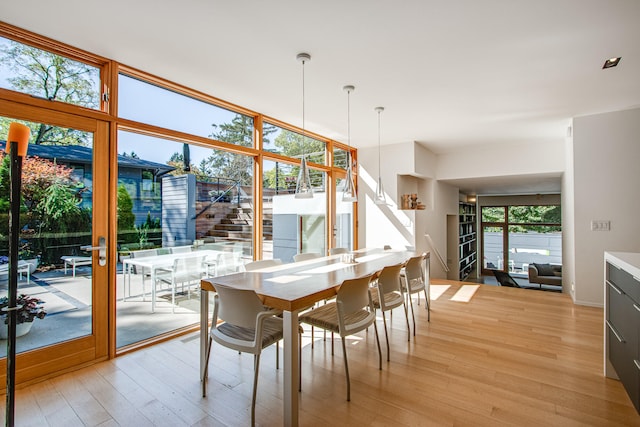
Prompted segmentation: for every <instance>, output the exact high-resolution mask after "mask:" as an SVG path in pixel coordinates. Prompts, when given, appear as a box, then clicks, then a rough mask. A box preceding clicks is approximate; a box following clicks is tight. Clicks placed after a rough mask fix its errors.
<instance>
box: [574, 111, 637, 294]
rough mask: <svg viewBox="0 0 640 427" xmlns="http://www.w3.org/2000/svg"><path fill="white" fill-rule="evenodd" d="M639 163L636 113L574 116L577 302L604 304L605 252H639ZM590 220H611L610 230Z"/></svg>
mask: <svg viewBox="0 0 640 427" xmlns="http://www.w3.org/2000/svg"><path fill="white" fill-rule="evenodd" d="M639 160H640V109H638V108H636V109H632V110H626V111H618V112H612V113H605V114H597V115H592V116H585V117H577V118H574V121H573V188H574V192H573V197H574V212H573V214H574V221H573V230H572V231H573V233H574V235H575V243H574V245H573V248H574V249H573V250H574V251H575V297H574V298H575V301H576V302H577V303H579V304H588V305H602V304H603V269H604V260H603V258H604V252H605V251H629V252H640V221H639V220H638V212H640V188H639V184H640V167H639V166H638V163H639ZM570 184H571V183H570V182H567V186H568V185H570ZM568 196H570V194H569V195H568ZM592 220H609V221H611V231H608V232H607V231H591V221H592Z"/></svg>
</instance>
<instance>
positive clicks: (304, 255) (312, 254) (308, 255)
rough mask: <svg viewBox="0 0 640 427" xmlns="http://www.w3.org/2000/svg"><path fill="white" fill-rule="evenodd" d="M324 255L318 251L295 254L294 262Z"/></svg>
mask: <svg viewBox="0 0 640 427" xmlns="http://www.w3.org/2000/svg"><path fill="white" fill-rule="evenodd" d="M321 256H322V255H321V254H319V253H318V252H304V253H301V254H295V255H294V256H293V262H300V261H307V260H309V259H315V258H320V257H321Z"/></svg>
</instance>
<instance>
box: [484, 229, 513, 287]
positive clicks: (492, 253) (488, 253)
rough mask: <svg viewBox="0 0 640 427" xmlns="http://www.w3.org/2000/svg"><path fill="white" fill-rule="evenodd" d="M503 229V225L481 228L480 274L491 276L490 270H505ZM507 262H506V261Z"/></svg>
mask: <svg viewBox="0 0 640 427" xmlns="http://www.w3.org/2000/svg"><path fill="white" fill-rule="evenodd" d="M505 237H506V236H505V227H504V226H503V225H483V226H482V259H483V262H482V274H488V275H491V274H493V273H492V272H491V270H501V271H507V270H505V253H504V248H505V244H504V240H505ZM507 262H508V261H507Z"/></svg>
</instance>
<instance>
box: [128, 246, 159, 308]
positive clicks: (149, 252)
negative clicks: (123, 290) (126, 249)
mask: <svg viewBox="0 0 640 427" xmlns="http://www.w3.org/2000/svg"><path fill="white" fill-rule="evenodd" d="M130 255H131V258H147V257H150V256H157V255H158V251H157V249H143V250H140V251H132V252H131V254H130ZM129 268H130V269H131V271H129V274H131V273H134V274H140V275H141V276H142V300H143V301H144V298H145V295H146V291H145V287H146V278H147V277H151V271H149V269H147V268H145V267H140V266H137V265H133V266H130V267H129ZM129 280H131V279H129ZM151 285H152V286H153V283H152V284H151ZM129 296H131V288H129Z"/></svg>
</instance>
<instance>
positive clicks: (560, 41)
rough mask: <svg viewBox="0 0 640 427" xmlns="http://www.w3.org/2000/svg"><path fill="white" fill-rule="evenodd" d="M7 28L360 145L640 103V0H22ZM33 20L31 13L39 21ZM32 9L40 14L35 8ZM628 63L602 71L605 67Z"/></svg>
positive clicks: (525, 129)
mask: <svg viewBox="0 0 640 427" xmlns="http://www.w3.org/2000/svg"><path fill="white" fill-rule="evenodd" d="M0 9H1V12H2V13H1V16H2V19H3V20H4V21H5V22H8V23H10V24H13V25H16V26H19V27H21V28H25V29H27V30H31V31H33V32H35V33H38V34H41V35H44V36H48V37H51V38H53V39H55V40H59V41H62V42H66V43H68V44H70V45H73V46H76V47H79V48H82V49H85V50H87V51H90V52H93V53H97V54H99V55H102V56H104V57H107V58H111V59H114V60H117V61H119V62H121V63H124V64H127V65H130V66H132V67H135V68H138V69H141V70H143V71H148V72H150V73H152V74H155V75H158V76H160V77H164V78H167V79H169V80H172V81H175V82H177V83H181V84H183V85H186V86H189V87H192V88H194V89H198V90H200V91H203V92H205V93H209V94H211V95H213V96H216V97H218V98H221V99H224V100H226V101H229V102H232V103H234V104H237V105H241V106H243V107H246V108H249V109H252V110H254V111H256V112H260V113H263V114H266V115H268V116H271V117H275V118H278V119H280V120H283V121H285V122H288V123H291V124H293V125H296V126H302V64H301V63H300V62H298V61H297V60H296V55H297V54H298V53H300V52H307V53H309V54H310V55H311V61H309V62H308V63H306V65H305V66H304V73H305V128H306V129H307V130H309V131H313V132H316V133H319V134H322V135H325V136H327V137H329V138H332V139H335V140H338V141H342V142H347V94H346V92H344V91H343V89H342V88H343V86H344V85H347V84H352V85H354V86H355V91H354V92H353V93H352V94H351V96H350V103H351V109H350V116H351V144H352V145H354V146H356V147H365V146H370V145H377V143H378V121H377V120H378V116H377V113H376V112H375V111H374V108H375V107H377V106H383V107H385V111H384V112H383V113H382V115H381V126H380V129H381V133H380V139H381V143H382V144H395V143H402V142H410V141H416V142H418V143H420V144H422V145H424V146H425V147H427V148H429V149H430V150H431V151H433V152H434V153H436V154H439V153H446V152H450V151H452V150H458V149H460V148H462V147H467V146H473V145H476V144H494V145H495V144H513V143H518V144H521V143H527V142H557V143H558V144H561V143H562V142H563V141H564V138H565V135H566V132H567V126H568V125H569V124H570V119H571V118H572V117H575V116H581V115H588V114H594V113H601V112H606V111H614V110H621V109H626V108H630V107H635V106H638V105H640V78H638V76H640V42H639V41H640V25H638V19H639V18H640V1H637V0H606V1H603V0H560V1H559V0H535V1H522V0H514V1H506V0H483V1H477V0H403V1H391V0H384V1H382V0H350V1H344V0H340V1H337V0H325V1H311V0H272V1H269V2H266V1H242V0H234V1H219V0H208V1H204V0H182V1H181V2H169V1H158V0H136V1H130V0H128V1H124V0H110V1H109V2H107V3H104V2H87V1H83V0H57V1H48V2H43V1H41V0H21V1H20V2H3V4H2V6H0ZM27 11H31V12H27ZM34 11H37V13H35V12H34ZM615 56H621V57H622V60H621V61H620V64H619V65H618V67H616V68H612V69H607V70H603V69H602V65H603V63H604V61H605V60H606V59H607V58H610V57H615Z"/></svg>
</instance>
